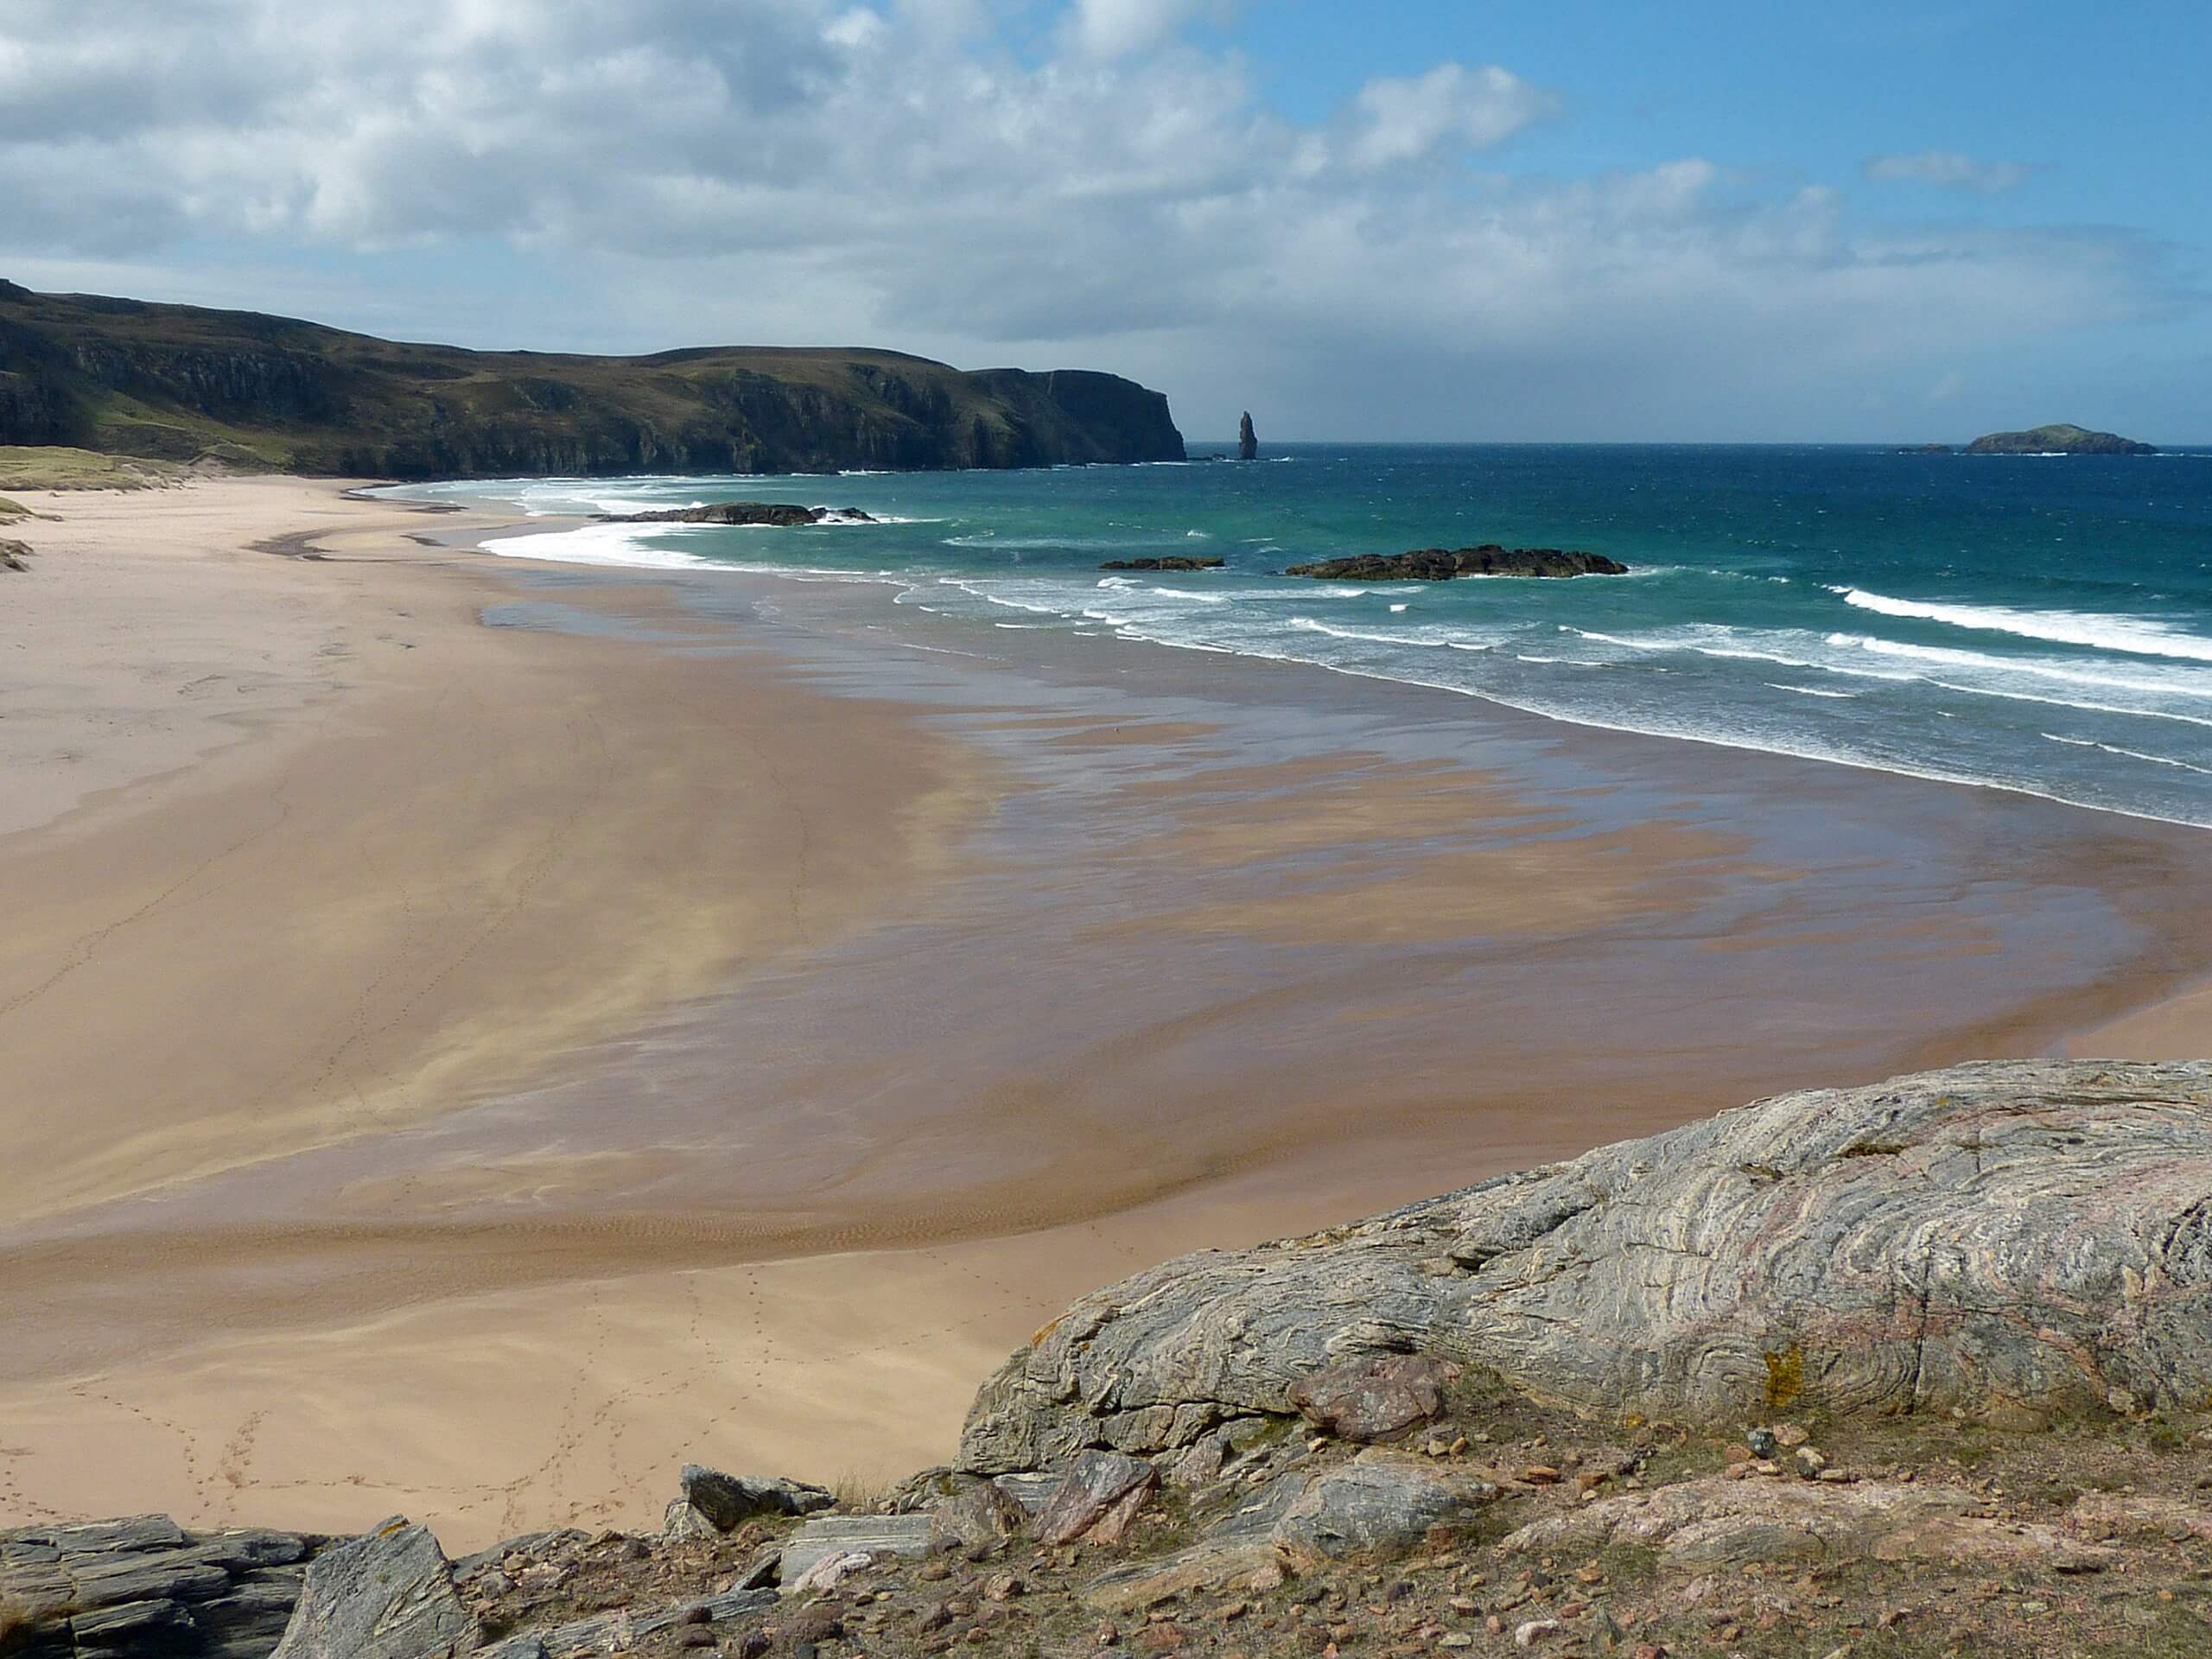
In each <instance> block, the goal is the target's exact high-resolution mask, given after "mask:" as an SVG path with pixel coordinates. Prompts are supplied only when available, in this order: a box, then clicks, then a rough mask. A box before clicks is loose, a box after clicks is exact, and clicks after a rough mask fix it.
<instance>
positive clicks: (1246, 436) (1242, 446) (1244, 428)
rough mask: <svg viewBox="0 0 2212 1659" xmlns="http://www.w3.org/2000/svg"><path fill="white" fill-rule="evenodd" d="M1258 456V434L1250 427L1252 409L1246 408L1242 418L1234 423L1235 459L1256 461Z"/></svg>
mask: <svg viewBox="0 0 2212 1659" xmlns="http://www.w3.org/2000/svg"><path fill="white" fill-rule="evenodd" d="M1259 458H1260V435H1259V434H1258V433H1257V432H1255V431H1254V430H1253V429H1252V411H1251V410H1249V409H1248V410H1245V411H1244V418H1243V420H1241V421H1239V422H1237V423H1236V459H1237V460H1239V461H1257V460H1258V459H1259Z"/></svg>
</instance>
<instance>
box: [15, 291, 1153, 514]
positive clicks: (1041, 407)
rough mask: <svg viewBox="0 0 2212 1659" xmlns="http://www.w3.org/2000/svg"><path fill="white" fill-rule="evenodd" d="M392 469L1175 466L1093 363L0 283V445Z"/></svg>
mask: <svg viewBox="0 0 2212 1659" xmlns="http://www.w3.org/2000/svg"><path fill="white" fill-rule="evenodd" d="M7 444H38V445H46V444H56V445H75V446H79V447H81V448H87V449H94V450H100V451H104V452H107V453H111V454H124V455H133V456H140V457H145V458H149V459H159V460H168V461H194V460H199V459H202V458H207V459H213V460H217V461H228V462H231V463H232V464H235V465H238V466H240V467H251V468H255V469H258V470H274V471H286V472H296V473H303V474H315V475H323V476H331V475H335V476H346V477H373V478H395V479H417V478H462V477H496V476H511V475H523V474H561V475H569V476H579V475H582V476H611V475H617V474H639V473H785V472H834V471H837V470H841V469H846V468H870V469H934V468H945V467H1046V466H1055V465H1060V464H1065V463H1077V464H1080V463H1087V462H1132V461H1180V460H1182V459H1183V458H1184V451H1183V439H1182V435H1181V434H1180V433H1179V432H1178V431H1177V430H1176V428H1175V423H1174V421H1173V416H1171V415H1170V413H1169V411H1168V408H1167V400H1166V397H1163V396H1162V395H1161V394H1160V393H1159V392H1156V391H1148V390H1147V389H1146V388H1145V387H1143V386H1140V385H1136V384H1135V382H1133V381H1129V380H1124V379H1122V378H1120V377H1118V376H1116V375H1111V374H1102V373H1096V372H1089V371H1084V370H1075V369H1062V370H1056V371H1052V372H1046V373H1031V372H1025V371H1022V370H1019V369H987V370H982V371H977V372H963V371H960V370H957V369H954V368H950V367H948V366H947V365H944V364H942V363H935V362H931V361H930V360H928V359H924V358H918V357H910V356H906V355H905V354H903V353H897V352H884V351H868V350H829V349H822V350H816V349H799V348H783V347H766V346H756V347H746V346H732V347H702V348H696V349H690V350H683V351H673V352H663V353H658V354H656V355H653V356H650V357H581V356H560V355H555V354H550V353H535V352H474V351H465V350H461V349H460V348H458V347H454V346H420V345H408V344H401V343H397V342H394V341H389V340H377V339H374V338H372V337H370V336H368V335H365V334H348V333H346V332H344V331H342V330H340V329H335V328H328V327H321V325H318V324H315V323H311V322H302V321H294V320H292V319H289V318H284V317H273V316H264V315H258V314H257V313H251V312H238V311H210V310H203V309H200V308H196V307H192V306H178V305H154V304H147V303H143V302H138V301H135V300H120V299H107V298H102V297H98V296H85V295H43V294H35V293H32V292H31V291H29V289H24V288H21V287H18V286H16V285H15V284H13V283H0V445H7Z"/></svg>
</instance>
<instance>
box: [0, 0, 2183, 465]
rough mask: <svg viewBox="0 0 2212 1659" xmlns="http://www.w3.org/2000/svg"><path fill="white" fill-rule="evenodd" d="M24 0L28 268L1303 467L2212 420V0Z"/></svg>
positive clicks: (374, 327) (21, 237) (2, 24)
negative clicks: (1604, 446) (948, 373)
mask: <svg viewBox="0 0 2212 1659" xmlns="http://www.w3.org/2000/svg"><path fill="white" fill-rule="evenodd" d="M318 19H319V25H320V26H319V27H318V29H315V30H313V31H308V30H303V29H301V28H300V27H299V14H298V11H297V10H296V7H295V6H294V5H292V4H291V3H290V0H160V3H156V0H71V3H64V0H11V3H10V6H9V8H8V9H7V10H6V13H5V14H4V16H0V204H5V207H6V209H7V211H5V212H4V213H0V274H6V275H10V276H13V277H16V279H17V280H20V281H23V282H27V283H30V284H31V285H33V286H36V287H41V288H49V289H51V288H71V289H88V290H94V291H105V292H126V293H131V294H136V295H141V296H147V297H158V298H175V299H183V300H190V301H194V302H203V303H213V304H224V305H237V306H244V307H251V308H258V309H264V310H272V311H279V312H286V313H291V314H295V315H311V316H315V317H318V318H321V319H323V320H327V321H334V322H338V323H340V324H343V325H346V326H352V327H361V328H364V329H367V330H371V331H373V332H379V333H389V334H400V335H404V336H408V337H413V338H439V339H450V340H458V341H460V342H461V343H464V344H470V345H480V346H523V345H526V346H536V347H539V348H544V349H570V350H605V351H640V350H651V349H657V348H660V347H664V346H675V345H682V344H694V343H702V342H708V341H716V340H728V341H738V340H744V341H761V342H778V343H803V342H831V343H857V342H865V343H872V344H882V345H889V346H900V347H904V348H906V349H911V350H915V351H919V352H924V353H928V354H931V355H934V356H941V357H944V358H947V359H950V360H953V361H957V362H960V363H963V364H964V365H971V366H982V365H992V364H999V363H1015V364H1020V365H1026V366H1031V367H1050V366H1055V365H1063V364H1080V365H1088V366H1097V367H1103V368H1109V369H1114V370H1117V371H1119V372H1124V373H1128V374H1131V375H1134V376H1135V377H1137V378H1141V379H1144V380H1146V381H1147V383H1149V384H1152V385H1159V386H1161V387H1163V388H1164V389H1166V391H1168V392H1169V394H1170V396H1171V397H1173V400H1174V403H1175V406H1176V408H1177V410H1178V413H1179V418H1180V419H1181V420H1182V423H1183V424H1184V426H1185V429H1186V430H1187V431H1189V432H1191V433H1192V434H1193V435H1203V436H1211V435H1219V434H1221V433H1223V432H1224V431H1226V430H1228V429H1230V428H1231V427H1233V423H1234V420H1235V416H1236V411H1237V410H1239V409H1240V408H1242V407H1244V406H1246V405H1248V404H1249V406H1250V407H1252V408H1253V409H1254V410H1255V414H1258V415H1259V416H1261V417H1262V428H1263V429H1264V430H1266V431H1267V432H1268V433H1269V434H1270V435H1274V436H1278V437H1281V438H1292V437H1314V438H1320V437H1332V438H1359V437H1373V438H1437V439H1454V438H1465V439H1513V438H1528V439H1591V440H1616V439H1662V440H1664V439H1675V440H1684V441H1691V440H1745V439H1751V440H1756V439H1777V440H1840V441H1853V440H1867V441H1882V440H1888V439H1892V438H1896V439H1918V438H1923V437H1944V438H1956V437H1964V436H1971V435H1974V433H1975V432H1976V431H1979V430H1982V429H1987V428H1990V427H1993V426H2000V425H2013V424H2021V423H2032V422H2038V421H2043V420H2053V419H2075V420H2080V421H2082V422H2084V423H2088V424H2093V425H2103V426H2110V427H2113V428H2114V429H2121V430H2126V431H2130V432H2133V433H2137V434H2139V435H2145V436H2148V437H2152V438H2154V439H2161V440H2164V441H2166V442H2185V441H2189V440H2192V439H2196V440H2208V439H2212V414H2208V412H2207V410H2206V409H2205V398H2204V394H2203V391H2202V388H2203V387H2204V386H2205V385H2207V384H2208V381H2212V308H2208V302H2207V291H2208V289H2212V260H2208V257H2207V254H2208V243H2212V227H2208V225H2207V222H2206V220H2207V209H2206V207H2205V206H2204V201H2205V199H2206V197H2207V195H2208V194H2212V193H2208V192H2207V191H2206V190H2205V188H2204V187H2203V183H2202V179H2201V177H2200V176H2199V175H2201V172H2202V167H2203V162H2204V159H2205V158H2206V157H2207V156H2208V155H2212V142H2208V141H2209V140H2212V117H2208V116H2207V114H2206V113H2205V107H2206V106H2205V100H2204V98H2203V95H2202V90H2201V86H2200V85H2199V84H2198V83H2199V82H2200V81H2201V79H2202V74H2203V67H2204V66H2205V65H2206V64H2207V63H2208V62H2212V8H2209V7H2205V6H2203V5H2202V4H2201V3H2200V4H2198V5H2196V6H2194V7H2184V6H2183V5H2180V4H2172V3H2139V4H2133V5H2130V6H2127V7H2126V8H2125V9H2124V10H2119V9H2113V10H2106V11H2104V12H2102V13H2101V14H2100V13H2099V12H2097V11H2096V10H2093V9H2090V8H2086V7H2082V6H2081V5H2079V4H2078V3H2076V4H2063V5H2062V4H2053V3H2015V4H2011V5H2000V4H1995V3H1980V0H1962V3H1952V4H1945V3H1942V0H1931V3H1928V4H1919V5H1898V4H1860V5H1857V6H1854V7H1851V8H1833V9H1826V10H1815V9H1813V8H1805V7H1784V6H1776V5H1773V4H1771V3H1768V4H1760V5H1753V4H1748V3H1697V0H1682V3H1677V4H1670V5H1656V4H1651V5H1645V4H1627V3H1618V0H1617V3H1613V4H1597V3H1591V0H1553V3H1548V4H1535V3H1506V4H1477V3H1459V4H1446V3H1437V0H1414V3H1401V4H1395V5H1391V6H1388V7H1357V8H1356V7H1351V6H1347V5H1344V4H1341V3H1337V4H1323V3H1318V0H1279V3H1273V4H1268V3H1261V0H1248V3H1243V4H1238V3H1234V0H1069V3H1062V0H1052V3H1043V0H1036V3H1032V0H880V3H875V4H872V5H867V4H858V3H854V0H626V3H616V0H327V3H325V4H324V5H322V6H321V7H320V8H318Z"/></svg>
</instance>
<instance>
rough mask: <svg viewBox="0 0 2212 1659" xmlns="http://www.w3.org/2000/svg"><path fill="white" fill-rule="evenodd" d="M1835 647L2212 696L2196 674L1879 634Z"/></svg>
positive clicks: (1837, 641)
mask: <svg viewBox="0 0 2212 1659" xmlns="http://www.w3.org/2000/svg"><path fill="white" fill-rule="evenodd" d="M1827 642H1828V644H1830V645H1847V646H1852V647H1854V648H1856V649H1858V650H1859V651H1864V652H1871V653H1872V655H1874V656H1877V657H1887V658H1893V659H1896V660H1899V661H1904V662H1917V663H1932V664H1937V665H1938V666H1941V667H1946V668H1970V669H1974V670H1977V671H1981V672H1984V673H1993V674H2006V675H2020V674H2026V675H2031V676H2033V677H2036V678H2037V679H2046V680H2058V681H2062V682H2063V683H2067V684H2069V685H2089V686H2101V687H2104V688H2106V689H2107V690H2115V691H2141V692H2145V693H2146V694H2148V695H2150V696H2179V697H2212V680H2207V679H2205V678H2204V677H2202V676H2199V675H2194V674H2180V673H2176V674H2168V675H2164V676H2162V677H2158V678H2152V679H2145V678H2144V677H2141V676H2140V675H2134V674H2101V673H2097V672H2094V671H2091V670H2089V669H2087V668H2080V667H2072V666H2069V665H2067V664H2063V663H2058V662H2053V661H2051V660H2050V658H2043V657H1992V656H1990V655H1988V654H1987V653H1986V652H1979V651H1958V650H1955V649H1952V648H1950V647H1948V646H1944V645H1908V644H1906V643H1905V642H1904V640H1902V639H1881V638H1879V637H1878V636H1875V635H1869V634H1853V633H1832V634H1830V635H1828V637H1827Z"/></svg>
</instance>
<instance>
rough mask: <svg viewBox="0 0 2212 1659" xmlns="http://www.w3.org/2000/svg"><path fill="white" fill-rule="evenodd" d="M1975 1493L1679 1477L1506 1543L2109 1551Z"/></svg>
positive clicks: (2102, 1557)
mask: <svg viewBox="0 0 2212 1659" xmlns="http://www.w3.org/2000/svg"><path fill="white" fill-rule="evenodd" d="M1988 1509H1989V1505H1988V1502H1987V1500H1986V1498H1983V1497H1979V1496H1977V1495H1976V1494H1974V1493H1973V1492H1970V1491H1964V1490H1962V1489H1961V1488H1959V1487H1956V1486H1937V1485H1932V1484H1931V1485H1924V1486H1923V1485H1919V1484H1904V1483H1903V1482H1899V1481H1886V1480H1874V1481H1864V1482H1859V1483H1855V1484H1851V1485H1847V1486H1820V1485H1814V1484H1804V1483H1800V1482H1796V1481H1771V1480H1729V1479H1726V1478H1713V1479H1706V1480H1693V1481H1684V1482H1682V1483H1681V1484H1678V1485H1673V1486H1668V1487H1664V1488H1662V1490H1660V1491H1656V1492H1626V1493H1623V1494H1622V1495H1621V1496H1620V1497H1608V1498H1603V1499H1600V1500H1599V1501H1598V1502H1596V1503H1589V1504H1586V1505H1585V1506H1583V1507H1582V1508H1580V1509H1579V1510H1569V1511H1568V1512H1567V1513H1566V1514H1564V1515H1556V1516H1547V1517H1546V1518H1544V1519H1542V1520H1541V1521H1532V1522H1529V1524H1528V1525H1527V1526H1525V1527H1521V1528H1518V1529H1516V1530H1514V1531H1513V1532H1510V1533H1508V1534H1507V1535H1506V1536H1505V1537H1504V1538H1503V1540H1502V1541H1500V1543H1499V1546H1498V1547H1499V1548H1501V1549H1503V1550H1505V1551H1507V1552H1509V1553H1510V1554H1548V1553H1550V1552H1554V1551H1566V1550H1582V1551H1589V1550H1593V1549H1603V1548H1609V1547H1611V1546H1614V1545H1618V1544H1637V1545H1641V1546H1643V1547H1644V1548H1652V1549H1656V1550H1657V1551H1658V1552H1659V1554H1660V1558H1661V1560H1662V1563H1663V1564H1664V1565H1666V1566H1668V1567H1674V1568H1675V1569H1677V1570H1680V1571H1683V1572H1705V1571H1709V1570H1711V1569H1713V1568H1716V1567H1725V1568H1740V1567H1743V1566H1744V1565H1745V1563H1746V1562H1750V1561H1760V1562H1821V1561H1829V1560H1854V1559H1872V1560H1887V1561H1912V1560H1917V1561H1946V1562H1948V1561H1973V1562H1977V1563H1980V1565H1982V1566H1984V1567H1991V1568H1997V1567H2012V1566H2018V1565H2019V1564H2021V1563H2023V1562H2025V1561H2030V1560H2034V1561H2038V1562H2043V1563H2046V1564H2048V1565H2050V1567H2054V1568H2055V1569H2056V1570H2057V1571H2059V1572H2062V1573H2067V1572H2073V1573H2087V1572H2095V1571H2098V1570H2100V1569H2101V1568H2102V1567H2107V1566H2109V1565H2110V1564H2111V1562H2112V1560H2113V1552H2112V1551H2110V1550H2108V1549H2103V1548H2099V1547H2097V1546H2096V1545H2094V1544H2083V1543H2081V1542H2079V1541H2076V1540H2075V1539H2074V1538H2072V1537H2069V1536H2068V1535H2066V1534H2065V1533H2063V1532H2062V1531H2061V1530H2060V1529H2057V1528H2055V1527H2050V1526H2038V1527H2035V1528H2033V1529H2029V1528H2025V1527H2022V1526H2020V1525H2018V1523H2013V1524H2006V1523H2005V1522H1999V1521H1997V1520H1994V1519H1993V1518H1991V1516H1989V1513H1988Z"/></svg>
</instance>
